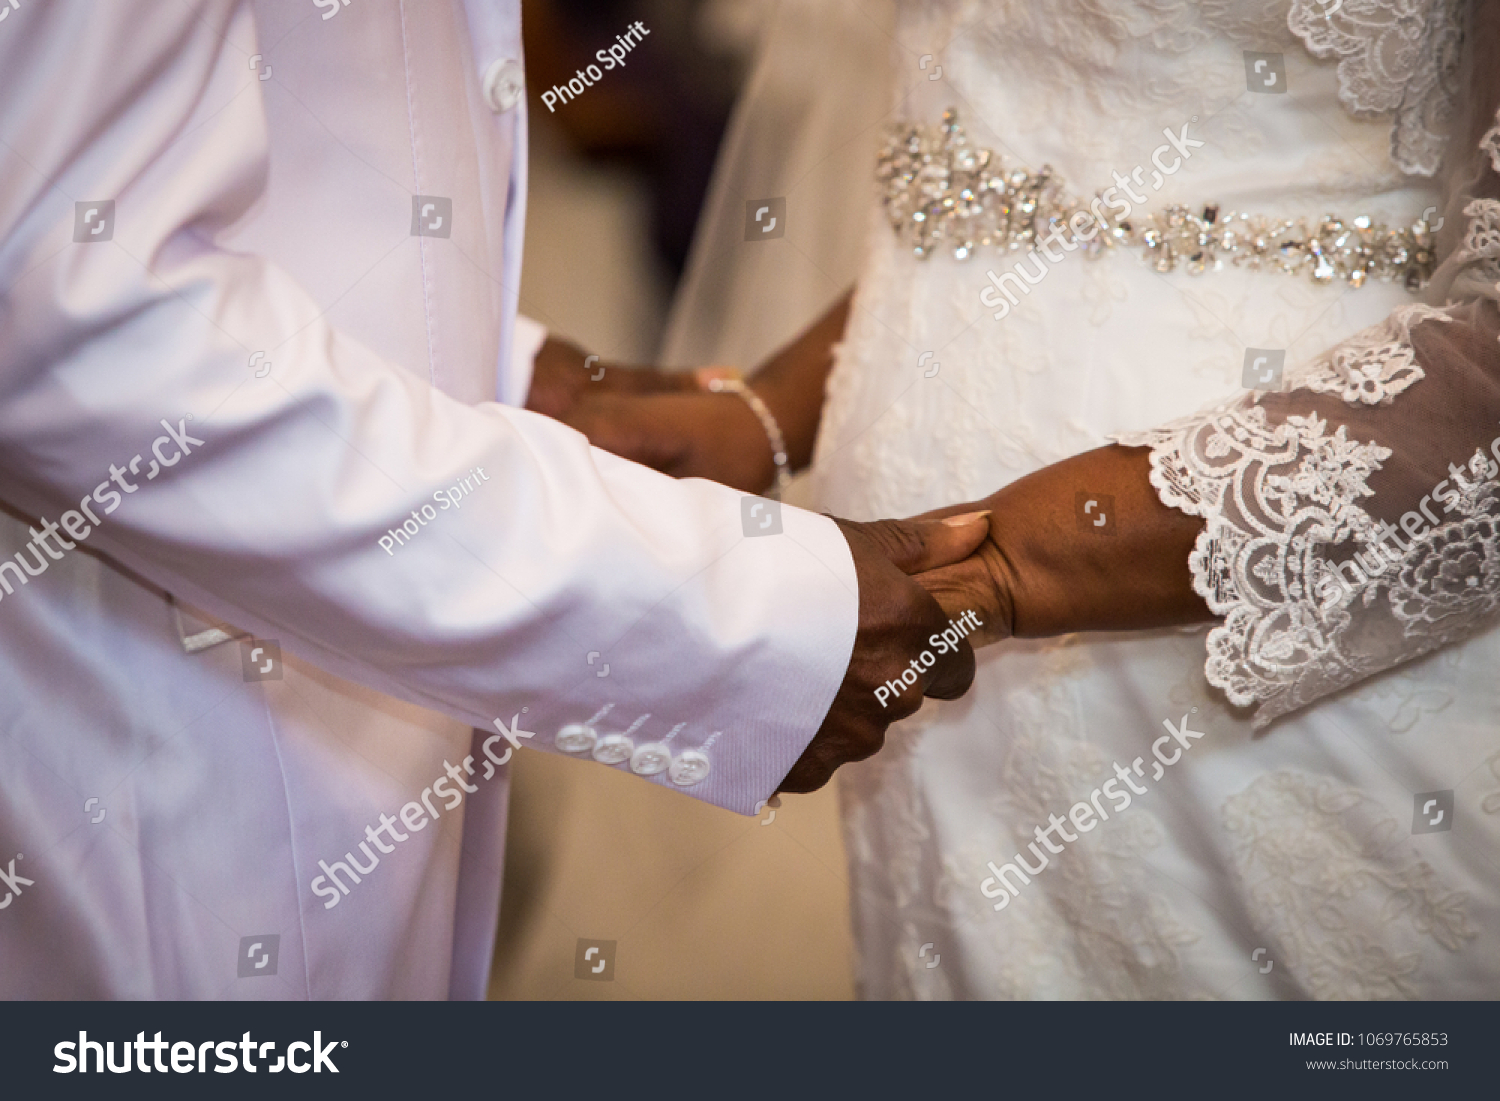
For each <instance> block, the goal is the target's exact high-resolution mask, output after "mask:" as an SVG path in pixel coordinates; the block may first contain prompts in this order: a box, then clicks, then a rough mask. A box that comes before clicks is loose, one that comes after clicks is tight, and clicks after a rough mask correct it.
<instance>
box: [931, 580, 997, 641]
mask: <svg viewBox="0 0 1500 1101" xmlns="http://www.w3.org/2000/svg"><path fill="white" fill-rule="evenodd" d="M916 581H917V583H918V584H919V585H921V586H922V588H924V589H926V590H927V591H928V592H929V593H930V594H932V598H933V599H934V600H936V601H937V602H938V604H939V605H941V607H942V609H943V612H944V614H945V615H947V616H948V618H949V619H954V620H956V619H962V618H963V616H964V615H965V614H966V613H969V612H973V613H974V615H975V618H977V619H978V620H979V626H978V627H975V628H974V630H973V632H972V633H971V634H970V635H969V636H968V641H969V643H970V644H971V645H973V646H990V645H992V644H994V643H996V642H1000V641H1002V640H1004V639H1006V638H1009V637H1010V633H1009V631H1008V630H1007V628H1006V625H1005V617H1004V616H1003V615H1002V614H1000V612H998V611H997V610H996V609H995V607H994V604H995V599H994V591H993V583H992V582H991V581H990V579H989V575H988V574H987V573H985V574H981V575H978V576H976V574H975V571H974V569H973V568H972V567H971V566H969V565H967V564H965V563H959V564H958V565H955V566H942V567H939V568H938V569H935V570H928V571H927V572H926V573H920V574H918V575H917V577H916ZM970 622H971V623H972V622H973V620H970Z"/></svg>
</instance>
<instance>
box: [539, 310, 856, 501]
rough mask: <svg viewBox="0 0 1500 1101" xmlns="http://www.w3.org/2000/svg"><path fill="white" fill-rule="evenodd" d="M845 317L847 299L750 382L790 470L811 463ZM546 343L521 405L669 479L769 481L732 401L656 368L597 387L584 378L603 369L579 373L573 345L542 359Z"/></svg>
mask: <svg viewBox="0 0 1500 1101" xmlns="http://www.w3.org/2000/svg"><path fill="white" fill-rule="evenodd" d="M848 312H849V296H848V295H845V296H844V297H843V298H842V299H840V300H839V301H838V302H837V303H835V304H834V306H833V307H832V308H831V309H830V310H829V311H828V312H827V313H825V314H824V315H823V317H822V318H820V319H819V320H818V321H817V322H816V323H815V324H814V325H812V326H811V327H810V328H808V329H807V330H806V331H805V332H803V334H802V335H801V336H799V337H798V338H797V339H796V340H794V341H792V342H791V343H790V344H788V345H786V346H785V347H784V348H782V349H781V350H780V351H778V352H777V353H776V354H775V355H773V356H772V357H771V358H770V359H769V360H767V361H766V363H765V365H764V366H763V367H762V368H761V369H760V370H759V371H757V372H756V373H755V376H754V378H753V379H752V380H751V383H750V385H751V388H752V389H753V390H754V391H755V392H756V393H757V394H758V395H760V398H761V400H762V401H764V402H765V403H766V405H767V407H768V408H769V409H770V410H771V414H772V416H774V417H775V418H776V421H777V423H778V424H779V425H780V426H781V431H782V435H783V436H784V437H785V440H786V448H787V459H788V461H789V462H790V464H791V467H792V469H793V470H797V469H800V468H802V467H804V466H806V465H807V464H808V463H810V462H811V461H812V451H813V443H814V441H815V440H816V438H817V432H818V419H819V417H820V416H821V413H822V403H823V386H824V383H825V381H826V380H827V377H828V371H829V369H830V368H831V367H832V366H833V345H834V344H835V343H836V342H837V341H838V340H839V338H840V337H841V336H842V335H843V331H844V324H845V321H846V319H847V317H848ZM553 343H554V342H553V341H551V340H549V341H548V343H547V345H545V346H543V349H542V355H539V356H538V359H537V372H538V373H537V380H538V381H537V383H534V384H533V388H532V397H531V398H530V399H528V401H527V408H529V409H532V410H534V411H536V412H539V413H546V414H547V415H548V416H551V417H556V418H557V419H558V420H561V421H563V422H564V423H565V424H568V425H569V426H571V427H573V428H576V429H577V430H578V431H580V432H582V433H583V434H584V435H585V436H587V437H588V438H589V442H590V443H592V444H593V445H594V446H595V447H602V448H604V450H606V451H612V452H614V453H615V454H616V455H622V456H624V457H625V458H627V459H631V460H633V461H635V462H638V463H642V464H643V465H645V466H649V467H651V468H653V469H655V470H660V471H662V472H663V473H665V474H670V475H672V476H673V477H676V478H711V479H713V480H714V481H716V482H720V483H722V484H724V485H727V486H732V487H734V488H735V489H741V490H745V491H746V492H749V493H758V492H760V491H761V490H763V489H765V488H766V487H767V486H768V485H770V484H771V482H772V480H773V479H774V477H775V474H776V467H775V464H774V463H773V462H772V461H771V446H770V441H769V440H768V438H767V436H766V430H765V428H763V427H762V426H761V423H760V421H759V419H757V417H756V416H755V414H754V413H753V412H751V410H750V407H749V405H747V404H746V403H745V401H744V400H743V399H741V398H740V397H738V396H737V395H735V394H714V393H709V392H706V391H703V390H700V389H698V387H697V385H696V383H695V382H694V380H693V376H692V374H691V373H689V372H686V371H662V370H657V369H654V368H606V370H605V372H604V377H603V378H601V379H600V380H599V381H598V382H597V383H596V382H594V381H592V380H591V374H598V368H599V366H600V363H598V362H596V363H595V364H594V365H593V370H592V372H585V371H584V370H583V366H582V364H583V353H582V351H581V350H580V349H577V348H574V347H573V346H572V345H565V344H563V342H561V341H558V342H556V343H557V344H558V345H559V347H558V348H557V349H554V350H553V351H552V354H550V355H549V354H548V353H549V348H551V346H552V345H553ZM565 350H566V351H565ZM575 354H576V359H575V358H573V357H574V356H575ZM544 357H546V362H545V363H544V362H543V358H544ZM538 385H540V386H541V388H542V393H541V394H538V393H537V386H538Z"/></svg>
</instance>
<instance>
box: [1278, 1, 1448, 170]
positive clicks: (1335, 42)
mask: <svg viewBox="0 0 1500 1101" xmlns="http://www.w3.org/2000/svg"><path fill="white" fill-rule="evenodd" d="M1465 7H1466V0H1344V3H1343V4H1342V5H1339V6H1337V7H1334V8H1332V9H1330V6H1329V5H1327V4H1320V3H1318V2H1317V0H1293V3H1292V10H1291V13H1290V14H1289V15H1288V16H1287V26H1289V27H1290V28H1291V30H1292V32H1293V33H1294V34H1296V35H1297V37H1299V38H1301V39H1302V41H1303V43H1304V44H1305V45H1306V46H1307V49H1308V50H1309V52H1311V53H1312V54H1313V56H1314V57H1319V58H1333V57H1336V58H1338V62H1339V100H1340V101H1341V102H1342V103H1343V105H1344V107H1345V108H1347V109H1348V110H1349V111H1350V112H1351V113H1352V114H1355V115H1360V116H1366V117H1368V116H1370V115H1382V114H1394V116H1395V125H1394V127H1393V128H1392V130H1391V159H1392V160H1393V161H1394V162H1395V163H1396V165H1397V167H1399V168H1400V169H1401V170H1402V171H1403V172H1410V173H1415V174H1418V175H1423V176H1431V175H1433V174H1434V173H1435V172H1436V171H1437V169H1438V164H1439V163H1440V162H1441V160H1442V157H1443V147H1444V145H1445V143H1446V138H1447V134H1448V129H1449V125H1450V123H1451V121H1452V117H1453V112H1454V104H1455V102H1456V100H1457V97H1458V82H1457V77H1458V67H1459V54H1460V47H1461V46H1462V41H1463V38H1462V34H1463V30H1462V28H1463V18H1462V16H1463V13H1464V9H1465Z"/></svg>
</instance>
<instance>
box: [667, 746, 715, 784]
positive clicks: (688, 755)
mask: <svg viewBox="0 0 1500 1101" xmlns="http://www.w3.org/2000/svg"><path fill="white" fill-rule="evenodd" d="M712 768H713V765H712V764H710V763H709V760H708V755H707V754H705V753H700V752H699V751H698V750H696V749H684V750H683V751H682V752H681V753H679V754H678V755H677V760H675V761H673V762H672V768H671V771H670V772H669V773H668V774H667V775H669V776H670V777H671V778H672V783H674V784H676V785H677V786H678V787H680V788H690V787H692V786H693V785H694V784H697V783H700V782H702V781H703V780H704V779H705V778H706V777H707V776H708V774H709V771H710V770H711V769H712Z"/></svg>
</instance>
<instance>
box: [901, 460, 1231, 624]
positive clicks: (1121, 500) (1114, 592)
mask: <svg viewBox="0 0 1500 1101" xmlns="http://www.w3.org/2000/svg"><path fill="white" fill-rule="evenodd" d="M1150 470H1151V468H1150V462H1149V453H1148V451H1147V450H1146V449H1145V448H1141V447H1120V446H1117V445H1114V446H1109V447H1101V448H1098V449H1096V450H1094V451H1086V452H1084V453H1083V454H1081V455H1075V456H1073V457H1072V458H1070V459H1064V460H1063V461H1062V462H1059V463H1054V464H1053V465H1051V466H1049V467H1044V468H1043V469H1041V470H1038V471H1035V472H1034V473H1032V474H1028V475H1027V476H1026V477H1024V478H1021V479H1018V480H1017V481H1014V482H1012V483H1011V484H1010V485H1008V486H1006V487H1005V488H1003V489H1001V490H999V491H997V492H996V493H994V494H992V495H991V496H989V497H987V498H985V499H984V500H983V501H976V502H971V503H968V504H961V505H953V506H951V507H949V508H943V509H938V510H937V511H935V512H929V513H925V514H924V515H923V516H920V517H914V519H935V518H941V517H945V516H950V515H953V514H955V513H960V512H973V511H975V510H976V509H989V510H990V513H991V515H990V532H989V536H988V537H987V538H986V539H985V541H984V542H983V543H981V544H980V545H979V549H978V550H976V551H975V552H974V554H973V555H971V556H970V557H969V558H968V559H966V560H965V561H963V562H960V563H958V564H957V565H955V566H945V567H943V568H941V569H937V570H931V571H929V572H927V573H924V574H920V575H918V578H917V580H918V581H919V582H920V583H921V584H922V585H923V586H924V587H925V588H926V589H927V591H928V592H930V593H932V595H933V597H934V598H936V600H937V602H938V604H940V605H941V606H942V608H943V610H944V611H945V612H947V613H948V614H949V615H950V616H952V617H953V618H955V619H956V618H958V617H960V616H962V615H963V613H964V612H966V611H971V610H972V611H974V612H975V613H976V614H977V615H978V616H979V619H980V622H981V626H980V627H979V629H978V633H976V634H975V635H972V636H971V637H970V642H971V643H972V644H973V645H975V646H982V645H985V644H986V643H991V642H998V641H1000V640H1001V639H1005V638H1011V637H1015V638H1048V637H1051V636H1053V635H1061V634H1068V633H1071V632H1073V631H1134V630H1143V629H1146V628H1149V627H1168V626H1176V625H1179V624H1186V623H1197V622H1201V621H1203V620H1206V619H1211V618H1212V615H1211V613H1210V612H1209V610H1208V606H1207V605H1206V604H1204V602H1203V598H1202V597H1200V596H1199V595H1198V594H1197V593H1196V592H1195V591H1194V589H1193V581H1192V575H1191V573H1190V571H1189V569H1188V557H1189V555H1190V554H1191V553H1192V551H1193V546H1194V543H1195V541H1196V540H1197V538H1198V535H1199V533H1200V532H1201V531H1202V530H1203V521H1202V520H1200V519H1198V518H1197V517H1194V516H1189V515H1187V514H1186V513H1184V512H1180V511H1178V510H1177V509H1175V508H1169V507H1168V506H1166V505H1164V504H1162V503H1161V501H1160V500H1159V499H1158V498H1157V495H1156V491H1155V490H1154V489H1153V488H1152V486H1151V480H1150ZM1097 502H1107V507H1108V512H1107V513H1106V512H1104V511H1103V510H1091V509H1090V508H1088V507H1087V506H1090V505H1093V504H1095V503H1097Z"/></svg>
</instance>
